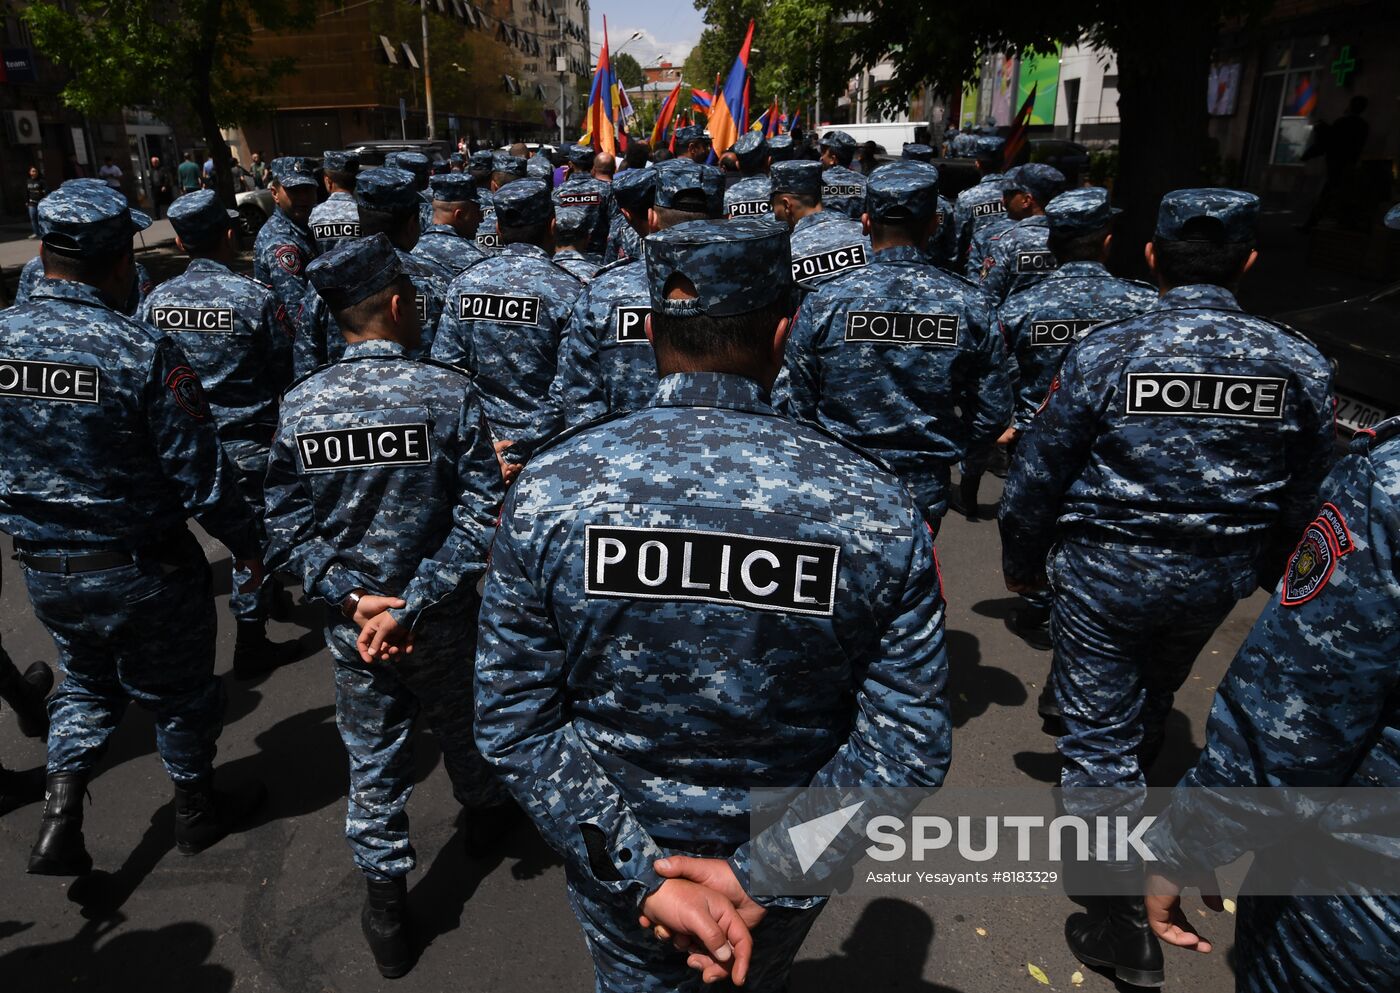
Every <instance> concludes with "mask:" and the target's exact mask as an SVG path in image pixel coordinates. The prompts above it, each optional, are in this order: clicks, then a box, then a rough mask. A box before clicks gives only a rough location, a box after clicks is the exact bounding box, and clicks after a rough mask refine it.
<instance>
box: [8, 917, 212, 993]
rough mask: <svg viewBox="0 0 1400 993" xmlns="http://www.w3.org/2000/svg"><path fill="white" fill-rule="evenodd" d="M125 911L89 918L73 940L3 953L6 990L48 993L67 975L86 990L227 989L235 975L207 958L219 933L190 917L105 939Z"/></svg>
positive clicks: (67, 981)
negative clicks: (185, 919)
mask: <svg viewBox="0 0 1400 993" xmlns="http://www.w3.org/2000/svg"><path fill="white" fill-rule="evenodd" d="M122 921H123V918H122V917H121V916H120V915H117V916H116V917H111V918H107V919H105V920H100V921H99V920H88V921H86V922H85V923H84V924H83V926H82V928H81V929H80V930H79V931H78V933H77V934H75V935H74V936H73V937H71V938H67V939H65V940H63V941H55V942H49V943H47V944H35V945H25V946H23V947H20V948H16V949H15V950H14V951H12V952H9V953H7V954H5V955H0V976H3V977H4V979H5V990H6V991H7V993H45V991H49V990H53V989H56V988H57V985H56V984H57V982H58V981H57V980H56V978H55V977H60V976H61V977H63V981H64V985H65V986H66V987H67V988H69V989H75V990H82V991H83V993H129V991H131V990H133V989H146V990H160V989H164V990H179V991H181V993H227V991H229V990H231V989H233V973H232V971H230V970H229V969H227V968H225V967H224V966H221V965H213V964H210V963H209V962H208V961H206V960H207V959H208V958H209V954H210V952H212V951H213V950H214V932H213V931H211V930H210V929H209V928H207V927H205V926H204V925H203V924H196V923H194V922H193V921H187V922H184V923H180V924H171V925H168V926H167V927H163V928H160V929H158V930H145V931H124V932H122V933H121V934H119V935H116V936H115V937H112V938H111V940H110V941H106V942H105V943H104V942H103V941H102V939H103V938H106V937H107V936H108V935H110V934H111V933H112V931H114V930H115V929H116V927H117V926H118V925H119V924H121V923H122Z"/></svg>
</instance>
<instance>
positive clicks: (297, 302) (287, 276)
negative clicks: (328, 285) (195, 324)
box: [253, 157, 319, 320]
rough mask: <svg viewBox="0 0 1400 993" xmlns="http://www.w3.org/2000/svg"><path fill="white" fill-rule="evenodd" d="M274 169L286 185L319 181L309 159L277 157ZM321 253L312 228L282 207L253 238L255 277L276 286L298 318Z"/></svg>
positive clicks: (288, 310)
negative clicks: (310, 274)
mask: <svg viewBox="0 0 1400 993" xmlns="http://www.w3.org/2000/svg"><path fill="white" fill-rule="evenodd" d="M271 172H272V176H273V178H274V179H275V180H276V181H277V182H278V183H279V184H280V185H281V186H282V187H284V188H286V189H291V188H293V187H297V186H315V185H316V172H315V170H314V169H313V168H312V166H311V163H310V161H308V160H307V159H303V158H291V157H283V158H277V159H273V160H272V166H271ZM318 254H319V253H318V251H317V249H316V241H315V239H314V238H313V237H312V236H311V229H310V228H309V227H304V226H302V225H301V224H298V223H297V222H296V221H294V220H292V219H291V218H290V217H288V216H287V214H286V213H285V212H284V211H283V210H282V208H281V207H278V208H277V209H276V210H274V211H273V212H272V216H271V217H269V218H268V219H267V223H266V224H264V225H263V226H262V227H261V228H259V229H258V236H257V238H255V239H254V240H253V278H254V279H256V280H257V281H258V282H260V283H266V284H267V285H268V286H271V287H272V290H273V292H274V293H276V294H277V299H278V300H280V301H282V305H283V306H284V307H286V308H287V313H288V314H289V315H291V317H292V318H293V319H294V320H295V319H296V316H297V312H298V310H299V309H300V307H301V303H302V298H303V297H305V295H306V267H307V265H308V264H309V263H310V262H311V260H312V259H314V258H315V257H316V256H317V255H318Z"/></svg>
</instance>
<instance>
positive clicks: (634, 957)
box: [568, 853, 825, 993]
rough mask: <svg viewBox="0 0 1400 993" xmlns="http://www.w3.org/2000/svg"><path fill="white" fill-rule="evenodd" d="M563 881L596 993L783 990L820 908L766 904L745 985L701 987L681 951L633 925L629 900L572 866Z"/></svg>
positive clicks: (755, 933) (755, 934)
mask: <svg viewBox="0 0 1400 993" xmlns="http://www.w3.org/2000/svg"><path fill="white" fill-rule="evenodd" d="M668 854H669V853H668ZM568 880H569V904H570V905H571V906H572V907H573V909H574V916H575V917H577V918H578V922H579V926H580V927H582V928H583V936H584V938H585V939H586V940H587V942H588V950H589V952H590V953H591V954H592V955H593V970H594V976H595V983H596V985H595V989H596V990H597V993H699V991H700V990H707V991H715V993H723V991H729V993H735V991H736V990H739V989H742V990H744V991H745V993H784V991H785V990H787V988H788V973H789V972H791V971H792V962H793V959H795V958H796V957H797V952H798V950H799V949H800V948H801V947H802V942H803V941H805V940H806V938H807V932H808V931H810V930H811V929H812V925H813V924H814V923H816V920H817V915H818V914H820V913H821V912H822V908H823V907H824V906H825V903H822V904H818V905H817V906H816V907H812V908H810V909H804V910H793V909H789V908H787V907H773V908H770V909H769V911H768V913H767V915H766V916H765V917H764V918H763V920H761V921H759V923H758V926H757V927H756V928H755V929H754V931H753V943H754V954H753V961H752V963H751V964H750V966H749V977H748V979H747V981H745V983H744V985H743V986H742V987H736V986H734V985H732V984H731V983H727V982H720V983H715V984H714V985H712V986H706V985H705V984H704V983H703V982H702V981H701V979H700V973H698V972H696V971H695V970H694V969H691V968H690V967H689V966H687V965H686V964H685V958H686V957H685V955H684V954H683V953H681V952H678V951H676V950H675V949H674V948H672V947H671V945H670V944H669V943H663V942H660V941H658V940H657V939H656V937H655V936H654V935H653V934H652V933H651V932H650V931H646V930H643V929H642V927H641V926H640V925H638V923H637V907H636V905H635V904H634V903H632V902H631V901H630V900H619V899H618V898H617V896H615V895H614V894H612V893H610V892H608V891H607V890H605V889H603V888H602V887H600V886H598V885H597V884H596V883H594V882H593V880H591V879H586V878H582V877H581V876H580V875H579V874H577V873H576V872H574V871H573V870H572V869H571V870H570V871H569V873H568Z"/></svg>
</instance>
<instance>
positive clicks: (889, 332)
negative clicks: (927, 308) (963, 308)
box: [846, 310, 958, 348]
mask: <svg viewBox="0 0 1400 993" xmlns="http://www.w3.org/2000/svg"><path fill="white" fill-rule="evenodd" d="M846 340H847V341H874V342H880V343H882V344H889V345H935V346H942V347H944V348H953V347H956V346H957V344H958V315H957V314H900V313H896V312H894V311H890V310H852V311H850V312H849V313H847V314H846Z"/></svg>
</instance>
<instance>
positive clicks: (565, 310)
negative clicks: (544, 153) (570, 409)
mask: <svg viewBox="0 0 1400 993" xmlns="http://www.w3.org/2000/svg"><path fill="white" fill-rule="evenodd" d="M494 199H495V202H496V217H497V222H498V224H499V226H500V233H501V238H502V240H503V241H504V242H505V248H503V249H502V250H501V253H500V254H499V255H494V256H492V257H491V258H488V259H485V260H484V261H482V262H478V263H477V264H476V265H474V266H472V267H471V268H470V269H468V270H467V271H466V272H464V273H462V274H461V275H460V276H458V277H457V278H456V279H454V280H453V281H452V284H451V286H449V287H448V289H447V306H446V309H445V310H444V311H443V315H442V322H441V324H440V325H439V327H438V334H437V338H436V339H435V340H434V342H433V352H432V355H433V358H435V359H437V360H438V361H440V362H446V363H449V364H450V365H454V366H456V367H457V368H459V369H462V370H465V371H466V372H467V373H468V374H469V375H470V376H471V377H472V382H473V384H474V385H475V386H476V389H477V390H478V392H479V393H480V395H481V403H482V407H483V409H484V410H485V411H486V419H487V421H488V422H489V423H490V425H491V431H492V434H493V435H494V436H495V438H496V441H497V443H498V444H499V445H500V446H501V447H502V448H503V449H505V454H504V458H505V459H506V461H507V462H510V463H514V464H517V465H520V464H524V462H525V461H526V459H528V458H529V454H530V451H531V450H532V448H533V447H534V445H536V444H538V443H539V442H541V441H543V440H544V439H545V438H547V437H549V435H550V434H552V433H553V431H554V429H555V416H554V412H553V411H552V410H551V408H550V405H549V384H550V383H551V382H553V380H554V374H555V370H556V367H557V364H558V359H559V342H560V338H561V337H562V336H563V333H564V325H565V324H566V323H567V322H568V319H569V313H570V311H571V310H572V309H573V306H574V301H575V300H576V299H578V295H579V293H580V292H582V290H583V283H582V282H580V281H579V279H578V278H577V277H576V276H574V275H573V274H572V273H569V272H568V271H566V270H565V269H563V268H562V267H560V266H557V265H555V264H554V262H553V261H552V260H551V258H550V256H551V255H552V254H553V249H554V208H553V204H552V202H551V200H550V190H549V186H548V185H547V184H546V183H544V182H541V181H540V180H538V179H522V180H518V181H517V182H514V183H511V184H510V185H509V186H506V187H503V188H502V189H500V190H498V191H497V192H496V194H495V196H494ZM507 443H509V444H507ZM512 448H513V449H514V451H511V450H510V449H512Z"/></svg>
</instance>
